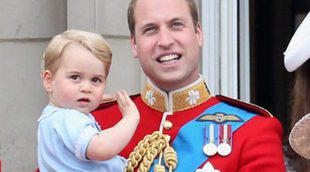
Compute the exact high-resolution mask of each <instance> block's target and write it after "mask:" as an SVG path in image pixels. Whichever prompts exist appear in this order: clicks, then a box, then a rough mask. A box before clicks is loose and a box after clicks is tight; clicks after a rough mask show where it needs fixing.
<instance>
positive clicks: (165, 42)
mask: <svg viewBox="0 0 310 172" xmlns="http://www.w3.org/2000/svg"><path fill="white" fill-rule="evenodd" d="M173 43H174V38H173V34H172V32H171V31H170V30H169V29H168V28H162V29H161V30H160V32H159V38H158V45H159V46H160V47H162V48H169V47H170V46H171V45H173Z"/></svg>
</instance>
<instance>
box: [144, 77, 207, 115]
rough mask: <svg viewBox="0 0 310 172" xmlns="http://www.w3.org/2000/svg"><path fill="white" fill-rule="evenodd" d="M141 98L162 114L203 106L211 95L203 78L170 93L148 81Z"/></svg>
mask: <svg viewBox="0 0 310 172" xmlns="http://www.w3.org/2000/svg"><path fill="white" fill-rule="evenodd" d="M141 98H142V100H143V102H144V103H145V104H147V105H148V106H150V107H151V108H153V109H156V110H158V111H160V112H177V111H183V110H187V109H190V108H193V107H195V106H198V105H200V104H202V103H203V102H205V101H207V100H208V99H209V98H210V93H209V90H208V88H207V86H206V85H205V82H204V80H203V79H202V77H201V76H200V77H199V79H198V80H196V81H195V82H193V83H191V84H190V85H188V86H186V87H183V88H180V89H178V90H174V91H170V92H165V91H163V90H161V89H159V88H158V87H156V86H155V85H154V84H153V83H152V82H151V81H150V80H149V79H148V80H147V82H146V84H145V87H144V89H143V90H142V92H141Z"/></svg>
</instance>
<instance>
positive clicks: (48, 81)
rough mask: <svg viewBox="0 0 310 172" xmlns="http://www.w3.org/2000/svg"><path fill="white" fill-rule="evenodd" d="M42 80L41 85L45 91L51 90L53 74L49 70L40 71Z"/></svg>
mask: <svg viewBox="0 0 310 172" xmlns="http://www.w3.org/2000/svg"><path fill="white" fill-rule="evenodd" d="M41 77H42V81H43V86H44V88H45V90H46V91H47V92H51V91H52V80H53V76H52V73H51V71H49V70H45V71H43V72H42V73H41Z"/></svg>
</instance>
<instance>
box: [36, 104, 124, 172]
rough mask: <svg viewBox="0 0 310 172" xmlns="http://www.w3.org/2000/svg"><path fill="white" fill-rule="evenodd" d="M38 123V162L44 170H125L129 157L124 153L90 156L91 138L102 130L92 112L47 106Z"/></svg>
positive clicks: (113, 171)
mask: <svg viewBox="0 0 310 172" xmlns="http://www.w3.org/2000/svg"><path fill="white" fill-rule="evenodd" d="M38 122H39V128H38V164H39V169H40V171H41V172H50V171H59V172H69V171H70V172H71V171H72V172H73V171H74V172H79V171H84V172H85V171H87V172H93V171H98V172H99V171H100V172H120V171H123V169H124V167H125V165H126V160H125V159H124V158H122V157H120V156H116V157H114V158H112V159H110V160H107V161H93V160H88V159H87V158H86V150H87V146H88V144H89V142H90V140H91V138H92V137H93V136H94V135H96V134H98V133H99V132H100V131H101V129H100V127H99V126H98V124H97V123H96V122H95V119H94V117H93V116H92V115H91V114H87V115H85V114H83V113H81V112H79V111H77V110H73V109H63V108H58V107H55V106H53V105H47V106H46V107H45V108H44V110H43V112H42V115H41V117H40V118H39V119H38ZM107 141H109V140H107Z"/></svg>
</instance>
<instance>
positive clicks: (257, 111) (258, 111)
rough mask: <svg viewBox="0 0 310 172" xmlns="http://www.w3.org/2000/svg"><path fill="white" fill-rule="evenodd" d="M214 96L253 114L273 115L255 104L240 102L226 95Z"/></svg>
mask: <svg viewBox="0 0 310 172" xmlns="http://www.w3.org/2000/svg"><path fill="white" fill-rule="evenodd" d="M215 97H216V98H218V99H219V100H221V101H223V102H225V103H227V104H230V105H233V106H235V107H238V108H241V109H244V110H246V111H249V112H252V113H254V114H259V115H262V116H265V117H273V115H272V114H271V113H270V112H269V111H268V110H266V109H264V108H262V107H260V106H257V105H255V104H251V103H245V102H242V101H240V100H237V99H233V98H230V97H226V96H222V95H217V96H215Z"/></svg>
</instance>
